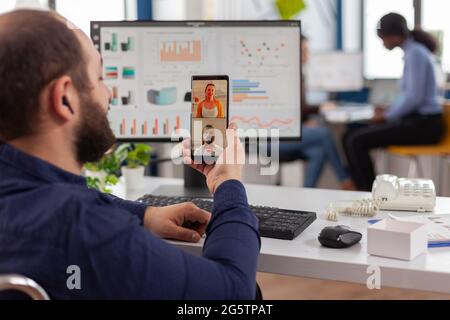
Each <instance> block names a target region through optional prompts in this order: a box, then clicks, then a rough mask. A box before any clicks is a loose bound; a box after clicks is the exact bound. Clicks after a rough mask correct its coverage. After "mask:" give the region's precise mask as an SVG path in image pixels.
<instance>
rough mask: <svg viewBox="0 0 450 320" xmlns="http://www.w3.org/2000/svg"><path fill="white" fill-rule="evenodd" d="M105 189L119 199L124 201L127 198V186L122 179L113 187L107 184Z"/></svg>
mask: <svg viewBox="0 0 450 320" xmlns="http://www.w3.org/2000/svg"><path fill="white" fill-rule="evenodd" d="M106 187H107V188H108V189H109V190H111V194H113V195H115V196H116V197H119V198H121V199H126V197H127V185H126V181H125V178H124V177H120V178H119V182H118V183H116V184H115V185H109V184H107V185H106Z"/></svg>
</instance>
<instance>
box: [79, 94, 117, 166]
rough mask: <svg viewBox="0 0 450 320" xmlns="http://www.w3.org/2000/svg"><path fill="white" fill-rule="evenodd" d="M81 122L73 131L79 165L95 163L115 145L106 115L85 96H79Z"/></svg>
mask: <svg viewBox="0 0 450 320" xmlns="http://www.w3.org/2000/svg"><path fill="white" fill-rule="evenodd" d="M80 102H81V108H80V109H81V122H80V124H79V125H78V128H77V129H76V131H75V151H76V157H77V160H78V162H79V163H81V164H85V163H86V162H96V161H98V160H100V159H101V158H102V157H103V155H104V154H105V152H106V151H108V150H109V149H110V148H111V147H112V146H113V145H114V143H115V141H116V137H115V136H114V133H113V132H112V130H111V127H110V126H109V121H108V117H107V113H106V112H103V110H102V106H101V105H100V103H98V102H94V101H93V99H92V98H91V97H89V96H88V95H87V94H80Z"/></svg>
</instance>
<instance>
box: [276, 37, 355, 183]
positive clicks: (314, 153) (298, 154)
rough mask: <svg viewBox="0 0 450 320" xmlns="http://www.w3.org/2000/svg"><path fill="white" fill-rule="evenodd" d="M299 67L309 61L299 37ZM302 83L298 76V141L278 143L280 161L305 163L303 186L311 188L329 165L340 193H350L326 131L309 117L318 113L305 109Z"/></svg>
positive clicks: (348, 180)
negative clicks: (325, 166) (299, 97)
mask: <svg viewBox="0 0 450 320" xmlns="http://www.w3.org/2000/svg"><path fill="white" fill-rule="evenodd" d="M301 40H302V41H301V45H302V56H301V61H302V64H306V63H307V62H308V60H309V46H308V39H307V38H306V37H305V36H303V35H302V39H301ZM304 88H305V81H304V77H303V75H302V92H301V105H302V124H303V129H302V140H301V142H294V143H289V142H286V143H280V159H281V160H283V159H285V160H294V159H306V160H307V167H306V171H305V181H304V186H305V187H306V188H314V187H316V185H317V182H318V180H319V178H320V176H321V174H322V171H323V167H324V165H325V163H327V162H329V163H330V164H331V166H332V168H333V171H334V174H335V176H336V178H337V180H338V181H339V183H340V187H341V189H343V190H353V189H354V188H355V187H354V185H353V182H352V180H351V178H350V176H349V174H348V172H347V170H346V169H345V168H344V166H343V164H342V162H341V159H340V157H339V153H338V151H337V149H336V145H335V142H334V139H333V136H332V135H331V132H330V130H329V129H328V128H327V127H324V126H321V125H320V124H319V123H318V122H317V121H315V120H314V119H311V115H313V114H317V113H318V112H319V107H318V106H309V105H308V104H307V102H306V96H305V89H304Z"/></svg>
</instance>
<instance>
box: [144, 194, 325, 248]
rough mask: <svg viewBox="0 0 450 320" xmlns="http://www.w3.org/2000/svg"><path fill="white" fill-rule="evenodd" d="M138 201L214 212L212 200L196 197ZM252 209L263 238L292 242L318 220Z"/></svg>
mask: <svg viewBox="0 0 450 320" xmlns="http://www.w3.org/2000/svg"><path fill="white" fill-rule="evenodd" d="M138 201H139V202H142V203H145V204H147V205H149V206H153V207H165V206H169V205H172V204H177V203H182V202H193V203H194V204H195V205H196V206H198V207H199V208H201V209H203V210H206V211H209V212H211V211H212V206H213V201H212V199H207V198H195V197H167V196H157V195H150V194H148V195H145V196H143V197H141V198H139V199H138ZM250 209H251V210H252V212H253V213H254V214H255V215H256V216H257V217H258V219H259V233H260V235H261V237H267V238H275V239H284V240H292V239H294V238H295V237H297V236H298V235H299V234H300V233H302V232H303V230H305V229H306V228H307V227H308V226H309V225H310V224H311V223H313V221H314V220H316V218H317V216H316V213H315V212H306V211H294V210H284V209H279V208H272V207H263V206H252V205H251V206H250Z"/></svg>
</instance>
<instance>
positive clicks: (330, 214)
mask: <svg viewBox="0 0 450 320" xmlns="http://www.w3.org/2000/svg"><path fill="white" fill-rule="evenodd" d="M349 202H351V203H352V204H351V206H348V205H347V206H341V207H339V206H338V204H339V203H349ZM382 202H383V200H382V199H375V200H374V199H362V200H357V201H353V202H352V201H334V202H332V203H331V204H330V205H329V206H328V208H327V210H326V212H325V215H326V218H327V220H329V221H335V222H336V221H338V215H339V214H342V215H346V216H352V217H373V216H375V215H376V214H377V213H378V212H379V211H380V206H381V204H382Z"/></svg>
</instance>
